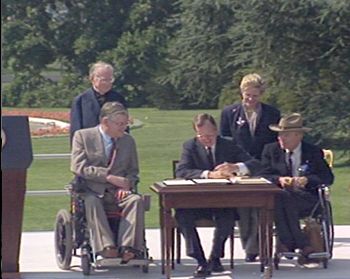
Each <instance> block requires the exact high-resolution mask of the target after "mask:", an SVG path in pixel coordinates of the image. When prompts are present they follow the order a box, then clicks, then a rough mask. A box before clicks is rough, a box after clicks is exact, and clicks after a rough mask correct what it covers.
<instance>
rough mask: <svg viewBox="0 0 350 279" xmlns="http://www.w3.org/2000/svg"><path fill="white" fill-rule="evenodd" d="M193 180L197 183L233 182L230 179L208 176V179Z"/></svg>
mask: <svg viewBox="0 0 350 279" xmlns="http://www.w3.org/2000/svg"><path fill="white" fill-rule="evenodd" d="M193 181H194V182H195V183H197V184H210V183H217V184H218V183H221V184H228V183H231V181H230V180H228V179H224V178H221V179H214V178H208V179H193Z"/></svg>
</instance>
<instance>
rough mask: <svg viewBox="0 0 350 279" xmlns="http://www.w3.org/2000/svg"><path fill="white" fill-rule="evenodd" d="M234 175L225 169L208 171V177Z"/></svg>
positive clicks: (230, 176)
mask: <svg viewBox="0 0 350 279" xmlns="http://www.w3.org/2000/svg"><path fill="white" fill-rule="evenodd" d="M232 177H234V175H233V174H232V172H230V171H225V170H214V171H210V172H209V173H208V178H216V179H217V178H225V179H228V178H232Z"/></svg>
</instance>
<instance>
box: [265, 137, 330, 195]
mask: <svg viewBox="0 0 350 279" xmlns="http://www.w3.org/2000/svg"><path fill="white" fill-rule="evenodd" d="M301 154H302V158H301V165H305V166H306V165H307V170H306V172H305V176H306V177H307V178H308V184H307V185H306V187H305V189H306V190H307V191H309V192H312V193H315V187H316V186H317V185H319V184H328V185H330V184H332V183H333V180H334V176H333V173H332V171H331V169H330V168H329V166H328V164H327V162H326V161H325V160H324V159H323V152H322V150H321V149H320V148H318V147H317V146H315V145H312V144H309V143H307V142H304V141H303V142H302V145H301ZM285 158H286V157H285V152H284V150H283V149H281V147H280V145H279V144H278V143H277V142H276V143H271V144H267V145H266V146H265V148H264V151H263V153H262V158H261V163H262V167H263V169H262V172H261V175H263V176H264V177H266V178H267V179H269V180H271V181H272V182H274V183H275V184H276V185H278V178H279V177H280V176H287V174H288V170H287V163H286V160H285Z"/></svg>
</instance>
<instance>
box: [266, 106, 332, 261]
mask: <svg viewBox="0 0 350 279" xmlns="http://www.w3.org/2000/svg"><path fill="white" fill-rule="evenodd" d="M270 129H271V130H272V131H276V132H278V142H276V143H271V144H268V145H266V146H265V148H264V151H263V153H262V165H263V171H262V175H263V176H265V177H266V178H268V179H269V180H271V181H272V182H273V183H275V184H276V185H279V186H280V187H281V188H282V189H283V191H281V192H280V194H278V195H277V196H276V200H275V224H276V229H277V236H278V238H279V242H278V245H277V248H276V250H277V251H278V252H294V250H295V249H300V250H301V253H302V255H303V256H304V257H307V256H308V255H309V254H310V253H312V252H313V248H312V247H311V246H310V243H309V240H308V239H307V237H306V235H304V233H303V232H302V231H301V229H300V224H299V218H300V217H301V216H300V215H301V213H303V214H305V213H310V212H311V210H312V208H313V207H314V206H315V204H316V202H317V201H318V193H317V189H316V187H317V186H318V185H320V184H328V185H330V184H332V183H333V179H334V177H333V174H332V171H331V169H330V168H329V166H328V164H327V162H326V161H325V160H324V159H323V152H322V150H321V149H320V148H318V147H317V146H315V145H312V144H309V143H307V142H305V141H303V136H304V133H305V132H307V131H309V130H311V129H310V128H307V127H303V119H302V117H301V115H300V114H298V113H292V114H290V115H288V116H285V117H282V118H281V120H280V121H279V123H278V125H276V124H273V125H270Z"/></svg>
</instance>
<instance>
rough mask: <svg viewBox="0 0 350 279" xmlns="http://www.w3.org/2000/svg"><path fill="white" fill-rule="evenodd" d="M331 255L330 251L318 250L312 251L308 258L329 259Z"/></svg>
mask: <svg viewBox="0 0 350 279" xmlns="http://www.w3.org/2000/svg"><path fill="white" fill-rule="evenodd" d="M330 257H331V254H330V253H328V252H317V253H311V254H310V255H309V256H308V258H309V259H324V258H326V259H329V258H330Z"/></svg>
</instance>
